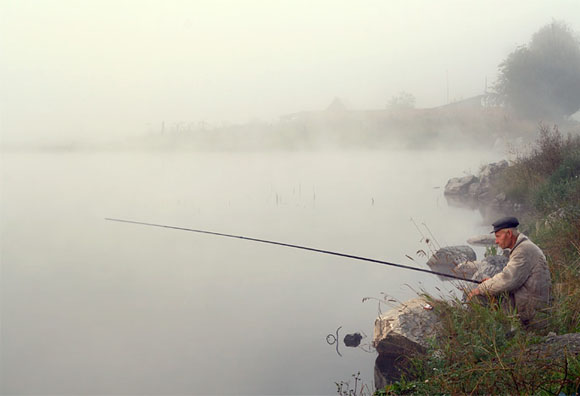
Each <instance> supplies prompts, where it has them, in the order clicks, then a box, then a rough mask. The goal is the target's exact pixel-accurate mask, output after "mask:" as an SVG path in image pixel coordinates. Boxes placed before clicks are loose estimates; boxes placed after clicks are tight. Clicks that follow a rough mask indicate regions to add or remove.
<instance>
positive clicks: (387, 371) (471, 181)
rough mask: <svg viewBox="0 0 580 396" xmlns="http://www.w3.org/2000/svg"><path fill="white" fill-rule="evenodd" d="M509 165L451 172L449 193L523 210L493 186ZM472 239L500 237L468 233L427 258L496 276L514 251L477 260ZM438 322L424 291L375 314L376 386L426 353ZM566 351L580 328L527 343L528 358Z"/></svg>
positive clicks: (439, 266)
mask: <svg viewBox="0 0 580 396" xmlns="http://www.w3.org/2000/svg"><path fill="white" fill-rule="evenodd" d="M508 166H509V165H508V162H507V161H500V162H496V163H491V164H488V165H486V166H484V167H483V168H482V169H481V171H480V172H479V174H478V175H467V176H464V177H457V178H452V179H450V180H449V181H448V182H447V184H446V186H445V192H444V194H445V196H446V198H447V199H448V200H451V202H452V203H455V204H459V205H461V206H470V207H472V208H477V209H480V210H481V208H492V209H493V211H492V212H493V213H495V214H497V213H507V212H509V213H515V214H518V213H521V212H520V211H522V210H523V208H522V207H521V205H519V204H518V203H514V202H510V201H509V200H508V199H507V198H506V195H505V194H504V193H503V192H500V191H497V190H496V188H495V187H494V186H495V185H497V184H494V183H496V182H497V180H498V177H499V174H500V172H501V171H503V170H505V169H506V168H507V167H508ZM482 214H484V213H482ZM488 214H489V213H488ZM485 217H486V216H485V215H484V218H485ZM469 245H474V246H495V239H494V237H493V236H492V235H480V236H474V237H471V238H469V239H468V240H467V245H460V246H448V247H444V248H441V249H439V250H438V251H437V252H435V253H434V254H433V255H432V256H431V257H430V258H429V260H428V261H427V264H428V265H429V267H430V268H431V269H432V270H434V271H437V272H442V273H447V274H450V275H455V276H460V277H463V278H466V279H472V280H478V281H481V280H483V279H484V278H488V277H492V276H493V275H495V274H497V273H498V272H500V271H501V270H502V269H503V268H504V267H505V265H506V263H507V261H508V258H507V253H509V251H506V252H502V251H501V249H497V250H496V251H497V253H496V254H489V255H487V256H486V257H484V258H483V259H481V260H477V257H476V253H475V251H474V250H473V248H471V246H469ZM504 253H505V254H504ZM440 278H441V279H442V280H449V279H450V278H446V277H442V276H440ZM454 282H455V284H456V287H457V288H458V289H460V290H462V291H463V292H464V293H465V292H468V291H469V290H471V289H472V288H473V287H475V286H476V285H475V283H471V282H465V281H454ZM464 296H465V295H464ZM439 322H440V318H439V317H438V315H437V313H436V312H435V310H433V307H432V306H431V304H430V303H429V301H428V299H426V298H423V297H418V298H415V299H412V300H409V301H406V302H404V303H402V304H400V305H399V306H398V307H396V308H393V309H391V310H390V311H388V312H386V313H383V314H381V315H380V316H379V317H378V318H377V319H376V320H375V325H374V335H373V346H374V347H375V348H376V350H377V352H378V356H377V358H376V360H375V374H374V378H375V387H376V389H377V390H379V389H382V388H384V387H385V386H386V385H388V384H390V383H393V382H396V381H399V380H400V379H401V375H402V374H404V373H405V372H406V369H407V368H408V366H409V364H410V361H411V359H412V358H413V356H416V355H417V354H422V353H424V352H425V351H426V350H427V348H428V347H429V342H430V340H431V339H432V338H433V337H436V336H437V332H438V329H439V328H440V326H439ZM565 354H568V356H570V355H573V356H578V355H580V333H573V334H564V335H559V336H557V335H556V334H554V333H550V334H548V335H547V336H545V337H543V338H542V339H541V341H540V342H539V343H537V344H534V345H531V346H530V347H529V348H527V349H526V356H527V357H526V358H529V359H537V358H538V356H543V357H545V356H559V357H561V356H564V355H565ZM407 379H409V378H407Z"/></svg>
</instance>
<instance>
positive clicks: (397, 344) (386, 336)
mask: <svg viewBox="0 0 580 396" xmlns="http://www.w3.org/2000/svg"><path fill="white" fill-rule="evenodd" d="M438 320H439V318H438V316H437V315H436V314H435V312H434V311H433V309H432V307H431V306H430V305H429V303H428V302H427V300H425V299H423V298H414V299H412V300H409V301H407V302H405V303H404V304H402V305H401V306H399V307H397V308H394V309H392V310H390V311H388V312H386V313H384V314H382V315H381V316H379V317H378V318H377V319H376V320H375V329H374V335H373V345H374V347H375V348H376V350H377V352H378V354H379V355H378V356H377V359H376V360H375V387H376V388H377V389H381V388H384V387H385V385H387V384H389V383H391V382H394V381H398V380H399V379H401V375H402V374H403V373H405V370H406V368H407V367H408V364H409V359H410V358H412V357H413V356H414V355H415V354H417V353H421V352H424V351H425V349H426V348H427V347H428V345H429V339H430V338H432V337H434V336H435V335H436V332H437V323H438Z"/></svg>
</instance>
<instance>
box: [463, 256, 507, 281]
mask: <svg viewBox="0 0 580 396" xmlns="http://www.w3.org/2000/svg"><path fill="white" fill-rule="evenodd" d="M507 262H508V258H507V257H506V256H503V255H502V256H487V257H486V258H484V259H483V260H482V261H481V262H480V264H479V265H478V269H477V271H476V272H475V273H474V274H473V276H472V278H471V279H473V280H478V281H480V280H484V279H485V278H491V277H492V276H494V275H495V274H498V273H500V272H501V271H502V270H503V269H504V267H505V266H506V264H507Z"/></svg>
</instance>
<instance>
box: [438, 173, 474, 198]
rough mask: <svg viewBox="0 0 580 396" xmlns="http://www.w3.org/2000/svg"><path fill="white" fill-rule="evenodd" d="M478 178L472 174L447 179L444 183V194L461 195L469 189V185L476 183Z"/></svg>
mask: <svg viewBox="0 0 580 396" xmlns="http://www.w3.org/2000/svg"><path fill="white" fill-rule="evenodd" d="M477 182H478V179H477V177H475V176H474V175H468V176H464V177H454V178H452V179H449V181H448V182H447V184H446V185H445V194H449V195H462V194H465V193H467V192H468V191H469V187H470V186H471V185H472V184H473V183H477Z"/></svg>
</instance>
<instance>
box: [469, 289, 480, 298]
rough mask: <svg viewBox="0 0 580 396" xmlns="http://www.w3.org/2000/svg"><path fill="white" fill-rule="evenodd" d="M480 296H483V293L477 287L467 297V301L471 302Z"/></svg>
mask: <svg viewBox="0 0 580 396" xmlns="http://www.w3.org/2000/svg"><path fill="white" fill-rule="evenodd" d="M480 294H481V291H480V290H479V289H478V288H477V287H476V288H475V289H473V290H472V291H470V292H469V294H468V295H467V301H471V299H472V298H473V297H475V296H479V295H480Z"/></svg>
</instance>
